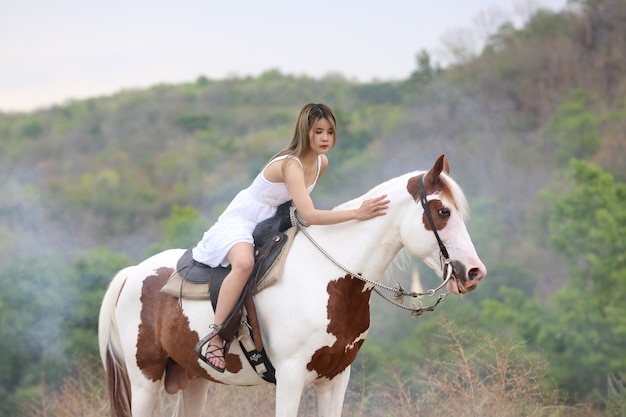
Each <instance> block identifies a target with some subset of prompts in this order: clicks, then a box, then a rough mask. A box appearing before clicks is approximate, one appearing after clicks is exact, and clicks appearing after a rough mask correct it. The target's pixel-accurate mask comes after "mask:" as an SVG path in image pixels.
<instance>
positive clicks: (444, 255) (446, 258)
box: [420, 175, 450, 277]
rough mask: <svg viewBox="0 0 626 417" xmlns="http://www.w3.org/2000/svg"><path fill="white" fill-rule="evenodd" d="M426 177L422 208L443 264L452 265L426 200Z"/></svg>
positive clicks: (421, 190) (444, 273)
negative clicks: (437, 245)
mask: <svg viewBox="0 0 626 417" xmlns="http://www.w3.org/2000/svg"><path fill="white" fill-rule="evenodd" d="M424 176H425V175H422V176H421V177H420V201H421V203H422V208H423V209H424V213H426V218H427V219H428V223H429V224H430V228H431V229H432V231H433V233H434V234H435V238H436V239H437V243H438V244H439V250H440V251H441V257H442V258H443V262H444V264H445V265H446V267H447V266H448V265H450V255H448V250H447V249H446V247H445V245H444V244H443V242H442V241H441V238H440V237H439V233H437V228H436V227H435V222H434V220H433V216H432V215H431V214H430V209H429V206H428V200H427V199H426V187H425V186H424ZM443 275H444V277H445V276H446V271H445V269H444V271H443Z"/></svg>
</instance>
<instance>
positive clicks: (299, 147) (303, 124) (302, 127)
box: [271, 103, 337, 160]
mask: <svg viewBox="0 0 626 417" xmlns="http://www.w3.org/2000/svg"><path fill="white" fill-rule="evenodd" d="M321 119H326V120H328V122H329V123H330V125H331V126H332V128H333V131H334V132H335V140H334V141H333V144H332V147H334V146H335V144H336V143H337V121H336V119H335V113H334V112H333V110H332V109H331V108H330V107H329V106H327V105H326V104H321V103H319V104H316V103H309V104H305V105H304V107H302V110H300V114H299V115H298V118H297V119H296V125H295V128H294V131H293V138H292V139H291V142H290V143H289V145H288V146H287V147H286V148H285V149H283V150H282V151H280V152H278V153H277V154H276V155H274V156H273V157H272V159H271V160H273V159H274V158H276V157H279V156H282V155H292V156H296V157H298V158H300V157H302V156H304V155H306V153H307V152H308V151H309V150H310V149H311V142H310V139H309V132H310V131H311V128H312V127H313V126H315V125H316V124H317V122H318V121H320V120H321ZM332 147H331V149H332Z"/></svg>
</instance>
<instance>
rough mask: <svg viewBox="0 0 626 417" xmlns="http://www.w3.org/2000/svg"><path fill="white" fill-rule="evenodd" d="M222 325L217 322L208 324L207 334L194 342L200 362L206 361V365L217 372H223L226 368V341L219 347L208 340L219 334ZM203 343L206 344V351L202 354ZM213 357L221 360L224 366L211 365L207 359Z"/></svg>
mask: <svg viewBox="0 0 626 417" xmlns="http://www.w3.org/2000/svg"><path fill="white" fill-rule="evenodd" d="M222 327H223V326H218V325H217V324H211V325H210V326H209V329H211V332H209V334H207V335H206V336H204V337H203V338H202V339H200V341H199V342H198V343H197V344H196V347H195V348H194V350H195V352H196V355H198V358H200V359H201V360H202V362H204V363H206V364H207V365H209V366H210V367H211V368H213V369H215V370H216V371H217V372H219V373H224V371H225V370H226V343H224V346H223V347H219V346H218V345H215V344H213V343H210V341H211V339H213V338H214V337H215V336H217V335H218V334H219V332H220V331H221V330H222ZM205 345H206V351H205V352H204V354H203V353H202V348H203V347H204V346H205ZM207 356H208V357H207ZM213 358H218V359H219V360H221V361H222V362H223V363H224V367H223V368H220V367H218V366H215V365H213V364H212V363H211V362H210V361H209V359H213Z"/></svg>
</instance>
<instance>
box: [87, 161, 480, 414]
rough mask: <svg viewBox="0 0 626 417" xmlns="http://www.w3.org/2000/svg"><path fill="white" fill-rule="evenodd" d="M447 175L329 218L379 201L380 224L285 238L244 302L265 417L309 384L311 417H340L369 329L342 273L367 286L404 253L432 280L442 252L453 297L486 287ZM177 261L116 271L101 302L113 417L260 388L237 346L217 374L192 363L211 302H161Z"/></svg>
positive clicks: (439, 165) (360, 296) (407, 183)
mask: <svg viewBox="0 0 626 417" xmlns="http://www.w3.org/2000/svg"><path fill="white" fill-rule="evenodd" d="M448 172H449V168H448V163H447V160H446V158H445V157H444V156H443V155H442V156H441V157H439V159H438V160H437V162H436V163H435V164H434V166H433V167H432V168H431V169H430V170H429V171H427V172H424V171H418V172H413V173H409V174H406V175H403V176H400V177H397V178H395V179H392V180H390V181H387V182H385V183H383V184H380V185H378V186H377V187H375V188H374V189H372V190H371V191H369V192H368V193H366V194H365V195H363V196H361V197H359V198H357V199H354V200H352V201H350V202H347V203H345V204H343V205H342V206H340V207H338V208H351V207H358V206H359V205H360V204H361V202H362V201H363V200H364V199H367V198H371V197H373V196H378V195H381V194H387V195H388V198H389V199H390V200H391V203H390V207H389V210H388V213H387V215H386V216H381V217H376V218H374V219H371V220H368V221H363V222H361V221H351V222H346V223H342V224H337V225H332V226H310V227H308V228H307V229H306V231H307V232H308V234H309V235H310V236H311V237H312V238H313V239H314V242H316V243H317V245H315V244H313V243H312V241H311V240H309V239H307V237H306V236H304V235H303V234H302V233H299V234H297V235H296V237H295V239H294V242H293V245H292V247H291V250H290V252H289V254H288V255H287V259H286V263H285V268H284V272H283V275H282V277H281V278H280V279H279V280H278V282H277V283H275V284H274V285H272V286H270V287H268V288H266V289H265V290H263V291H261V292H260V293H258V294H257V295H255V297H254V302H255V305H256V309H257V314H258V320H259V323H260V325H261V331H262V336H263V342H264V346H265V350H266V352H267V354H268V357H269V359H270V360H271V362H272V364H273V366H274V368H275V370H276V374H275V375H276V416H280V417H294V416H296V415H297V413H298V407H299V404H300V398H301V394H302V392H303V389H304V388H305V387H306V386H308V385H310V384H313V385H314V386H315V387H316V391H317V395H318V413H319V415H320V416H325V417H332V416H340V415H341V410H342V406H343V401H344V395H345V391H346V388H347V385H348V380H349V378H350V364H351V363H352V362H353V360H354V358H355V357H356V355H357V352H358V351H359V348H360V347H361V345H362V344H363V342H364V340H365V337H366V335H367V332H368V329H369V325H370V305H369V302H370V295H371V291H372V289H373V286H372V284H371V283H366V282H364V281H363V280H361V279H358V277H356V276H355V275H354V274H351V273H346V270H348V271H355V272H357V273H359V274H361V276H362V277H364V278H366V279H368V280H371V281H372V282H375V281H378V280H379V279H380V278H381V276H382V275H383V273H384V271H385V270H386V269H387V267H388V266H389V265H390V263H391V262H392V260H393V259H394V257H395V256H396V254H397V253H398V251H400V249H402V248H406V249H407V250H408V251H409V252H410V253H411V254H413V255H414V256H416V257H419V258H420V259H422V260H423V261H424V262H425V263H426V264H427V265H428V266H430V267H431V268H432V269H433V270H435V271H436V272H437V273H438V274H439V275H440V276H442V277H443V274H444V272H443V269H446V268H447V267H444V266H443V265H442V263H441V253H442V252H444V253H446V255H447V256H449V260H451V262H450V263H448V265H452V266H453V267H454V268H453V272H452V273H451V274H448V276H449V277H450V279H449V281H448V283H447V288H448V290H449V291H450V292H453V293H456V294H464V293H466V292H468V291H470V290H472V289H474V288H475V287H476V285H477V284H478V281H480V280H481V279H482V278H483V277H484V276H485V274H486V269H485V266H484V265H483V263H482V262H481V260H480V259H479V257H478V255H477V254H476V250H475V249H474V245H473V243H472V241H471V239H470V237H469V235H468V232H467V229H466V227H465V216H466V215H467V202H466V199H465V197H464V195H463V193H462V191H461V189H460V187H459V186H458V185H457V184H456V183H455V182H454V181H453V180H452V179H451V178H450V177H449V176H448ZM428 212H429V213H430V216H428V215H427V214H428ZM316 246H318V247H316ZM319 247H321V248H323V249H324V250H325V252H326V253H327V254H330V255H332V257H333V258H334V260H335V261H336V262H339V263H340V264H341V265H340V266H342V267H343V266H345V269H342V268H340V266H338V264H337V263H336V262H331V261H330V260H329V259H328V257H327V256H325V254H323V253H322V251H320V250H319ZM446 248H447V251H446ZM183 252H184V250H182V249H175V250H168V251H165V252H162V253H159V254H157V255H154V256H152V257H151V258H149V259H147V260H145V261H143V262H142V263H140V264H139V265H136V266H131V267H128V268H126V269H124V270H122V271H120V272H119V273H118V274H117V275H116V277H115V278H114V279H113V281H112V282H111V284H110V286H109V289H108V290H107V292H106V294H105V296H104V300H103V304H102V308H101V311H100V324H99V326H100V328H99V344H100V353H101V357H102V361H103V363H104V366H105V370H106V377H107V384H108V389H109V396H110V403H111V413H112V415H113V416H116V417H121V416H134V417H148V416H152V415H153V411H154V407H155V402H156V398H157V397H158V394H159V391H160V390H163V389H165V391H167V392H168V393H170V394H173V393H178V399H177V411H176V415H185V416H188V417H198V416H200V415H201V414H202V411H203V407H204V404H205V402H206V393H207V387H208V385H207V384H209V383H211V382H220V383H223V384H230V385H245V386H250V385H259V384H265V383H267V382H265V381H264V380H263V379H261V378H260V377H259V376H258V375H257V373H256V372H255V371H254V369H253V368H252V367H251V366H250V365H249V364H248V362H247V361H246V359H245V356H243V353H242V351H241V349H240V347H239V345H238V344H236V343H233V344H232V346H231V348H230V351H229V352H228V355H227V358H226V372H225V373H223V374H220V373H217V372H215V371H213V370H212V369H211V368H209V367H208V366H206V365H205V364H204V363H203V362H202V361H200V360H199V359H198V357H197V356H196V354H195V353H194V346H195V344H196V343H197V342H198V340H199V338H200V337H202V336H203V335H205V334H206V333H207V332H208V331H209V329H208V325H209V324H210V323H211V322H212V315H213V310H212V307H211V303H210V301H200V300H182V302H181V303H179V300H178V299H177V298H175V297H172V296H169V295H166V294H163V293H161V292H160V289H161V287H162V286H163V285H164V284H165V282H166V281H167V279H168V278H169V276H170V275H171V274H172V272H173V271H174V269H175V268H176V262H177V260H178V259H179V258H180V257H181V255H182V254H183ZM447 252H449V253H447ZM447 256H446V257H447Z"/></svg>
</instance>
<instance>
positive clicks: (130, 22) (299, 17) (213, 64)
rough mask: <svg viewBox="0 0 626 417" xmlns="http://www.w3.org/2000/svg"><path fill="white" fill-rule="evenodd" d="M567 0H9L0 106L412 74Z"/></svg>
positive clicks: (1, 46)
mask: <svg viewBox="0 0 626 417" xmlns="http://www.w3.org/2000/svg"><path fill="white" fill-rule="evenodd" d="M566 1H567V0H509V1H506V0H435V1H426V0H377V1H372V0H317V1H301V0H265V1H254V0H219V1H215V0H175V1H173V0H171V1H164V0H107V1H102V0H88V1H86V0H54V1H49V0H0V111H4V112H14V111H32V110H35V109H38V108H43V107H47V106H50V105H54V104H62V103H64V102H67V101H68V100H77V99H83V98H91V97H98V96H102V95H111V94H115V93H117V92H120V91H122V90H128V89H141V88H147V87H150V86H153V85H156V84H163V83H166V84H179V83H185V82H192V81H195V80H196V79H197V78H198V77H199V76H206V77H208V78H210V79H224V78H229V77H234V76H248V75H252V76H256V75H259V74H261V73H262V72H264V71H268V70H272V69H277V70H279V71H280V72H281V73H283V74H293V75H308V76H311V77H316V78H318V77H323V76H325V75H328V74H341V75H343V76H344V77H346V78H347V79H350V80H354V81H362V82H370V81H373V80H378V81H386V80H395V79H405V78H407V77H408V76H409V74H410V73H411V72H412V71H413V70H414V69H415V68H416V55H417V53H418V52H419V51H421V50H425V51H427V52H429V54H431V55H432V56H433V59H434V60H435V62H439V63H442V64H445V62H446V61H447V60H449V59H450V56H449V55H448V54H446V51H447V48H446V45H448V44H449V43H450V42H464V43H465V42H467V43H468V45H469V46H473V47H476V45H480V42H481V39H484V33H487V32H493V30H495V28H496V27H497V23H499V22H501V21H502V18H503V17H504V18H507V19H508V20H511V21H513V22H516V23H517V24H518V26H519V23H520V22H522V21H524V20H525V18H524V16H525V15H526V16H527V14H526V13H527V10H528V9H529V7H530V8H531V9H532V8H537V7H544V8H547V9H551V10H562V9H563V8H565V7H566ZM494 26H495V27H494Z"/></svg>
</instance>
